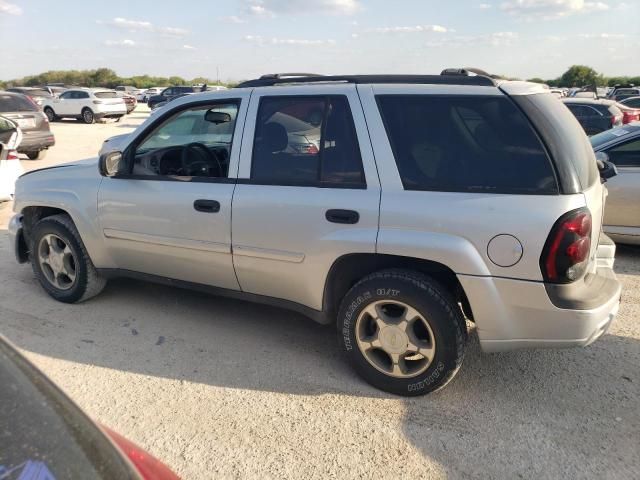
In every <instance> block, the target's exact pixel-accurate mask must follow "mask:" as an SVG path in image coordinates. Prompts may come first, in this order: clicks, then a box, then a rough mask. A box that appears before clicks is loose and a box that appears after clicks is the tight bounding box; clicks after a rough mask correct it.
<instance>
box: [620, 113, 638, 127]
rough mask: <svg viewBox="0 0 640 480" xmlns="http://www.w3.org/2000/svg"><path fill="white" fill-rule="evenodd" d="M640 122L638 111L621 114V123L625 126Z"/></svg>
mask: <svg viewBox="0 0 640 480" xmlns="http://www.w3.org/2000/svg"><path fill="white" fill-rule="evenodd" d="M638 120H640V110H624V111H623V112H622V123H624V124H625V125H626V124H627V123H631V122H637V121H638Z"/></svg>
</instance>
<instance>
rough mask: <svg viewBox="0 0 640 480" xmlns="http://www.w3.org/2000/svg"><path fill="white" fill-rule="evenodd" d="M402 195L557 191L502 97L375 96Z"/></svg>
mask: <svg viewBox="0 0 640 480" xmlns="http://www.w3.org/2000/svg"><path fill="white" fill-rule="evenodd" d="M377 101H378V106H379V108H380V112H381V114H382V118H383V121H384V124H385V127H386V130H387V134H388V137H389V141H390V142H391V148H392V149H393V154H394V156H395V159H396V164H397V166H398V171H399V173H400V177H401V179H402V183H403V185H404V188H405V190H434V191H472V192H483V193H524V194H556V193H558V187H557V183H556V180H555V176H554V172H553V168H552V166H551V163H550V161H549V159H548V157H547V154H546V152H545V149H544V147H543V146H542V144H541V142H540V140H539V139H538V137H537V136H536V134H535V132H534V131H533V129H532V128H531V126H530V125H529V123H528V121H527V119H526V118H525V117H524V115H523V114H522V113H521V112H520V110H518V108H517V107H516V106H515V105H514V104H513V103H512V102H511V101H510V100H509V99H507V98H505V97H502V96H447V95H442V96H441V95H381V96H378V97H377Z"/></svg>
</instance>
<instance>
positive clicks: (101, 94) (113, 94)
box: [94, 92, 118, 98]
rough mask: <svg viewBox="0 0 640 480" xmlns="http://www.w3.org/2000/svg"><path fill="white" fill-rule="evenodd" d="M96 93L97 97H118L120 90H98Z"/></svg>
mask: <svg viewBox="0 0 640 480" xmlns="http://www.w3.org/2000/svg"><path fill="white" fill-rule="evenodd" d="M94 95H95V96H96V97H97V98H118V92H96V93H94Z"/></svg>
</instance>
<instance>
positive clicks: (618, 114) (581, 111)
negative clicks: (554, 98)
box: [562, 98, 623, 135]
mask: <svg viewBox="0 0 640 480" xmlns="http://www.w3.org/2000/svg"><path fill="white" fill-rule="evenodd" d="M562 102H563V103H564V104H565V105H566V106H567V108H568V109H569V110H571V113H573V115H574V116H575V117H576V118H577V119H578V122H580V125H582V128H584V131H585V132H586V133H587V135H595V134H596V133H600V132H604V131H605V130H609V129H610V128H613V127H617V126H620V125H622V119H623V114H622V111H621V110H620V109H619V108H618V107H617V106H616V102H614V101H612V100H591V99H589V98H566V99H563V100H562Z"/></svg>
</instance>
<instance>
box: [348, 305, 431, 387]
mask: <svg viewBox="0 0 640 480" xmlns="http://www.w3.org/2000/svg"><path fill="white" fill-rule="evenodd" d="M355 330H356V340H357V344H358V348H359V349H360V352H361V353H362V354H363V356H364V357H365V358H366V360H367V361H368V362H369V363H370V364H371V365H372V366H373V367H374V368H376V369H377V370H379V371H380V372H382V373H384V374H386V375H389V376H392V377H395V378H411V377H415V376H416V375H420V374H421V373H423V372H424V371H425V370H427V368H429V365H431V363H432V361H433V358H434V356H435V352H436V341H435V337H434V335H433V331H432V330H431V326H430V325H429V322H428V321H427V319H426V318H425V317H424V316H423V315H422V314H421V313H420V312H418V311H417V310H416V309H415V308H413V307H411V306H410V305H408V304H406V303H404V302H400V301H397V300H379V301H376V302H373V303H371V304H369V305H368V306H367V307H366V308H365V309H364V310H363V311H362V312H361V313H360V315H359V316H358V319H357V320H356V324H355Z"/></svg>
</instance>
